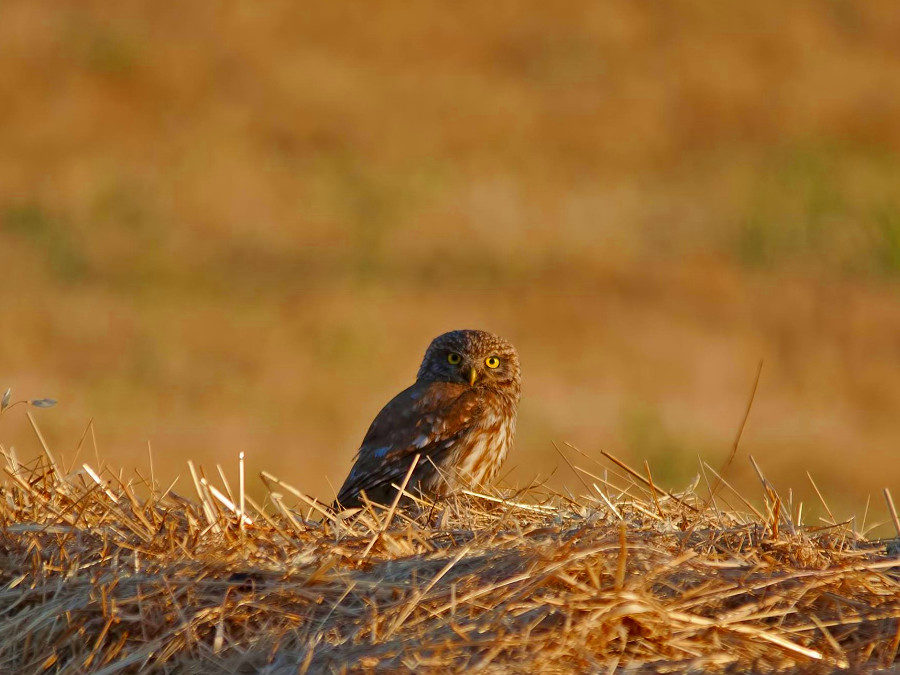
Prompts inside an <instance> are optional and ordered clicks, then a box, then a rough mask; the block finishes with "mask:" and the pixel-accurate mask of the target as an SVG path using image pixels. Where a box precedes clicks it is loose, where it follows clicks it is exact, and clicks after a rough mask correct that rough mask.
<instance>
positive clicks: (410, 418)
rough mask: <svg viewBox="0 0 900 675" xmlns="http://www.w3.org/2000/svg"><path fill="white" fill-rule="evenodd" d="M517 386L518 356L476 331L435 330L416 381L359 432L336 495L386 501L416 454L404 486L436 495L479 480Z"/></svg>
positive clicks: (499, 441)
mask: <svg viewBox="0 0 900 675" xmlns="http://www.w3.org/2000/svg"><path fill="white" fill-rule="evenodd" d="M520 392H521V386H520V381H519V355H518V354H517V353H516V350H515V348H514V347H513V346H512V345H511V344H509V343H508V342H506V340H504V339H502V338H500V337H497V336H496V335H492V334H491V333H487V332H485V331H482V330H455V331H451V332H450V333H444V334H443V335H439V336H438V337H436V338H435V339H434V340H433V341H432V342H431V345H429V347H428V349H427V350H426V351H425V358H424V359H422V365H421V366H420V367H419V374H418V375H417V376H416V381H415V383H414V384H413V385H412V386H411V387H409V388H408V389H405V390H403V391H401V392H400V393H399V394H397V395H396V396H395V397H394V398H393V399H392V400H391V401H390V403H388V404H387V405H386V406H385V407H384V408H383V409H382V410H381V412H380V413H378V416H377V417H376V418H375V421H373V422H372V425H371V426H370V427H369V431H368V432H367V433H366V437H365V438H364V439H363V442H362V445H361V446H360V448H359V452H358V453H357V455H356V461H355V462H354V464H353V468H352V469H351V471H350V475H349V476H347V480H345V481H344V485H343V486H342V487H341V489H340V491H339V492H338V496H337V502H336V504H337V505H340V506H341V507H343V508H352V507H357V506H360V505H361V503H362V499H361V493H362V492H365V493H366V496H367V497H368V498H369V499H370V500H371V501H373V502H377V503H380V504H390V503H391V502H392V501H393V499H394V497H395V496H396V494H397V491H396V489H395V488H393V487H391V483H393V484H395V485H397V486H399V485H400V484H401V483H402V482H403V479H404V477H405V476H406V472H407V471H408V470H409V467H410V465H411V463H412V462H413V460H414V458H415V457H416V455H419V461H418V463H417V464H416V468H415V469H414V470H413V473H412V476H411V477H410V480H409V483H408V484H407V488H406V490H407V491H408V492H410V493H412V494H418V493H421V494H423V495H426V496H429V497H440V496H442V495H444V494H447V493H448V492H450V491H452V490H453V489H454V488H456V487H458V486H459V485H461V484H467V483H473V484H478V483H486V482H488V481H490V480H491V479H492V478H493V477H494V476H495V475H496V474H497V471H498V470H499V468H500V465H501V464H502V463H503V460H504V458H505V457H506V452H507V450H509V446H510V444H511V443H512V437H513V432H514V431H515V427H516V407H517V405H518V403H519V395H520Z"/></svg>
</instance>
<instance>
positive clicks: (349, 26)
mask: <svg viewBox="0 0 900 675" xmlns="http://www.w3.org/2000/svg"><path fill="white" fill-rule="evenodd" d="M898 34H900V13H898V12H897V11H896V8H895V6H894V3H892V2H887V1H885V2H869V3H865V4H862V3H858V4H854V3H850V2H845V1H836V2H830V3H817V2H812V1H809V2H798V3H792V4H790V5H787V6H786V5H784V4H783V3H776V2H772V1H765V2H760V3H754V4H753V5H752V6H750V5H738V4H730V3H729V4H722V3H704V2H683V3H671V4H669V3H665V4H663V3H648V2H633V1H625V0H622V1H614V2H604V3H587V2H572V3H567V4H565V5H564V6H563V7H560V6H553V5H551V4H548V3H537V2H530V3H525V2H520V3H507V2H503V3H493V4H492V5H491V6H490V8H488V7H487V6H485V5H484V4H483V3H469V2H461V3H454V4H453V5H452V6H449V5H445V4H442V3H434V2H421V3H415V4H414V5H409V4H400V3H384V4H380V5H378V6H361V5H358V4H354V3H345V2H335V3H324V4H321V5H312V4H308V3H287V2H281V3H272V4H268V5H266V6H262V5H259V4H256V3H246V2H224V3H203V2H185V3H179V4H178V5H177V6H175V5H173V6H164V5H160V4H158V3H149V2H147V3H140V2H127V1H126V2H119V3H112V4H111V3H103V2H76V3H35V2H27V1H22V2H8V3H4V4H3V7H2V9H0V45H2V48H0V269H2V273H3V283H2V284H0V326H2V331H0V389H5V388H6V387H7V386H10V387H12V388H13V394H14V396H13V398H14V399H17V398H19V397H28V398H33V397H42V396H50V397H54V398H57V399H59V405H58V406H57V407H56V408H53V409H50V410H46V411H45V410H39V411H35V413H34V414H35V416H36V419H37V422H38V424H39V425H40V428H41V429H42V431H43V433H44V436H45V438H46V439H47V442H48V444H49V445H50V447H51V448H52V449H53V451H54V452H55V453H56V454H57V456H61V457H62V458H63V459H64V461H66V462H67V463H69V462H72V461H73V460H74V459H75V453H74V449H75V445H76V442H77V441H78V439H79V438H81V437H82V432H83V431H84V430H85V428H86V427H87V425H88V422H89V420H91V419H93V420H94V425H93V427H94V428H93V430H94V432H95V433H94V434H93V435H95V436H96V441H97V446H98V454H99V456H100V460H101V461H108V462H110V463H111V464H113V465H114V466H123V467H127V468H130V467H136V468H139V469H140V470H141V471H142V472H144V473H146V471H147V469H148V467H149V460H148V449H147V445H148V442H149V443H150V445H151V446H152V454H153V458H154V469H155V472H156V474H157V476H158V478H159V480H160V481H163V480H164V479H171V478H174V476H175V475H177V474H181V475H182V476H184V475H185V473H186V472H185V464H184V462H185V460H186V459H187V458H192V459H193V460H194V461H195V462H197V463H199V464H202V465H204V466H206V467H207V468H208V469H212V467H213V466H214V465H215V464H216V463H221V464H223V466H225V467H226V468H227V470H228V472H229V475H233V468H234V466H235V464H236V457H237V453H238V452H239V451H241V450H243V451H246V453H247V457H248V467H249V471H250V472H251V473H252V474H255V473H256V472H257V471H258V470H260V469H263V468H264V469H267V470H269V471H271V472H272V473H274V474H276V475H278V476H280V477H282V478H284V479H285V480H288V481H289V482H291V483H292V484H294V485H296V486H297V487H298V488H300V489H302V490H304V491H305V492H307V493H309V494H313V495H317V496H320V497H322V498H323V499H328V498H329V497H330V496H331V488H330V487H329V481H330V483H331V484H338V483H340V481H341V480H342V479H343V477H344V473H345V472H346V471H347V470H348V468H349V466H350V463H351V458H352V455H353V453H354V451H355V449H356V447H357V445H358V443H359V441H360V439H361V438H362V436H363V434H364V432H365V429H366V427H367V425H368V423H369V421H370V420H371V419H372V418H373V417H374V415H375V414H376V413H377V411H378V410H379V408H380V406H381V405H383V404H384V403H385V402H386V401H387V400H388V399H389V398H390V397H391V396H392V395H393V394H394V393H396V392H397V391H398V390H399V389H401V388H402V387H404V386H406V385H407V384H409V383H410V382H411V381H412V378H413V377H414V374H415V370H416V367H417V365H418V361H419V359H420V358H421V354H422V352H423V351H424V349H425V347H426V346H427V343H428V341H429V340H430V339H431V338H432V337H434V336H435V335H437V334H438V333H440V332H442V331H444V330H448V329H453V328H461V327H479V328H485V329H488V330H493V331H495V332H498V333H500V334H502V335H504V336H505V337H507V338H508V339H509V340H510V341H512V342H513V343H514V344H515V345H517V347H518V348H519V351H520V354H521V358H522V362H523V368H524V378H525V386H524V398H523V402H522V406H521V409H520V422H519V433H518V442H517V446H516V447H515V449H514V453H513V454H512V455H511V458H510V460H509V463H508V467H509V469H510V473H509V475H508V477H507V478H506V481H507V482H508V483H510V484H521V483H525V482H528V481H529V480H531V479H532V478H533V477H534V476H535V475H539V476H541V477H542V478H546V477H547V476H550V478H549V483H550V485H551V487H553V488H554V489H564V488H570V489H571V490H573V491H575V492H579V491H582V490H583V488H582V486H581V483H580V482H579V481H578V480H577V477H576V476H575V475H574V474H573V473H572V471H571V469H569V467H568V466H567V465H566V464H565V463H563V462H562V460H561V459H560V457H559V455H558V454H557V453H556V452H555V450H554V449H553V445H552V444H553V442H557V443H562V442H570V443H572V444H574V445H576V446H578V447H579V448H582V449H583V450H584V451H585V452H587V453H589V454H592V455H595V456H596V455H599V450H600V449H607V450H610V451H612V452H614V453H616V454H617V455H619V456H622V457H626V458H628V459H629V460H630V461H633V462H634V463H635V465H641V464H642V460H643V459H647V460H649V462H650V465H651V466H652V467H653V468H654V478H655V479H656V480H658V481H659V482H661V483H662V484H664V485H665V486H667V487H669V488H670V489H681V488H683V487H684V486H685V485H686V484H688V483H689V482H690V481H691V480H692V479H693V477H694V475H695V474H696V473H697V472H698V463H697V455H698V454H699V455H702V456H703V457H705V458H707V459H709V460H710V461H711V462H712V463H713V464H719V463H720V462H721V461H722V460H723V459H724V458H725V457H726V456H727V454H728V452H729V450H730V447H731V443H732V441H733V438H734V435H735V433H736V431H737V428H738V425H739V423H740V421H741V418H742V415H743V412H744V408H745V405H746V401H747V397H748V395H749V392H750V390H751V387H752V384H753V379H754V376H755V373H756V367H757V363H758V362H759V361H760V360H763V361H764V367H763V372H762V377H761V381H760V387H759V391H758V393H757V396H756V400H755V402H754V405H753V410H752V412H751V415H750V419H749V422H748V425H747V428H746V430H745V433H744V436H743V439H742V444H741V449H740V454H739V456H738V460H737V461H736V462H735V464H734V465H733V466H732V468H731V469H730V473H729V479H732V478H733V479H734V482H735V483H736V484H737V485H738V486H741V487H746V486H749V485H751V484H755V482H756V476H755V474H754V473H753V471H752V469H751V468H750V466H749V464H748V462H747V461H746V455H747V454H752V455H753V456H754V457H755V458H756V459H757V460H758V461H759V463H760V464H761V465H762V467H763V468H764V469H765V471H766V474H767V476H768V477H769V478H770V479H771V480H773V481H774V482H775V483H776V484H777V485H778V487H779V489H780V490H782V491H783V492H785V491H786V490H787V489H788V488H793V490H794V493H795V495H797V497H798V498H800V499H802V500H803V501H804V502H805V503H807V506H808V508H809V509H810V510H811V511H812V512H813V513H817V512H816V509H817V508H818V503H817V501H818V500H817V498H816V497H815V495H814V493H813V491H812V488H811V486H810V484H809V482H808V480H807V478H806V475H805V472H806V471H807V470H809V471H810V472H811V473H812V475H813V476H814V478H815V479H816V482H817V484H818V485H819V487H820V488H821V489H822V491H823V493H825V494H826V495H827V497H828V499H829V504H830V505H831V507H832V509H833V510H835V511H836V513H835V515H836V516H837V517H838V518H845V517H848V516H849V515H851V514H857V516H861V513H862V511H863V508H864V506H865V502H866V498H867V496H868V495H871V496H872V502H871V505H870V507H869V522H873V521H881V520H885V509H884V504H883V501H882V499H881V496H880V492H881V488H882V487H885V486H887V487H890V488H893V489H894V493H895V495H896V494H897V492H898V491H900V461H897V460H898V456H900V421H898V415H897V412H898V410H900V46H898V45H900V43H898V41H897V39H896V36H897V35H898ZM86 439H87V441H86V443H85V444H83V446H82V448H81V451H80V452H81V454H80V455H79V457H80V460H79V461H90V462H91V463H97V462H96V460H95V456H94V452H95V451H94V447H93V440H92V434H90V433H88V435H87V436H86ZM0 443H2V444H3V445H4V446H7V447H8V446H10V445H13V446H15V447H16V450H17V452H18V454H19V456H20V457H21V458H23V459H24V458H28V457H32V456H36V455H37V454H39V452H40V445H39V444H38V442H37V441H36V440H35V437H34V434H33V431H32V430H31V428H30V425H29V424H28V423H27V421H26V420H25V418H24V415H23V414H22V409H21V408H19V409H16V410H13V411H10V413H9V414H8V415H4V416H3V418H2V419H0ZM551 474H552V475H551ZM181 487H182V488H183V489H182V492H185V493H186V492H188V485H182V486H181ZM252 489H253V490H259V491H260V492H259V493H260V494H261V488H260V487H259V486H257V485H256V484H255V483H254V487H253V488H252ZM883 531H887V530H883Z"/></svg>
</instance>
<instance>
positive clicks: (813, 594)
mask: <svg viewBox="0 0 900 675" xmlns="http://www.w3.org/2000/svg"><path fill="white" fill-rule="evenodd" d="M35 431H37V428H36V427H35ZM0 450H2V454H3V459H4V464H5V465H4V467H3V470H4V471H5V475H6V481H5V484H4V485H3V487H2V492H0V497H2V498H0V547H2V548H0V550H2V557H0V598H2V601H0V606H2V607H3V610H2V612H0V670H2V671H3V672H39V671H42V670H47V671H50V672H61V673H86V672H90V673H104V674H110V673H118V672H137V671H138V670H142V669H151V670H155V671H163V672H174V671H177V672H213V671H220V670H221V671H224V672H260V671H261V672H269V673H296V672H339V671H340V672H344V671H351V672H361V671H362V672H367V671H378V670H389V671H393V672H397V671H399V672H408V671H415V672H448V671H463V670H466V671H467V670H475V669H481V670H482V671H486V672H491V671H494V672H501V671H502V672H510V671H511V672H534V671H536V670H540V671H542V672H568V671H581V672H585V671H591V672H604V671H605V672H612V671H614V670H617V669H628V670H630V671H632V672H686V671H695V672H696V671H730V672H748V671H754V672H769V671H774V670H781V669H790V668H798V667H802V668H804V669H807V670H813V671H815V672H828V671H831V670H836V669H840V668H846V667H848V666H849V667H856V668H858V669H859V670H863V671H867V670H870V669H874V668H877V667H888V666H891V665H892V664H895V663H896V661H897V657H898V642H900V557H897V555H896V554H897V552H898V551H897V541H896V540H891V541H870V540H868V539H867V538H866V536H865V531H866V529H865V528H866V524H865V522H863V523H855V522H852V521H849V522H843V523H830V524H826V525H824V526H822V525H812V524H807V523H804V522H803V515H802V511H803V507H802V505H800V504H797V503H793V498H792V497H791V496H789V495H787V496H786V495H779V494H778V493H777V492H776V490H775V489H774V487H773V486H772V485H771V483H770V482H769V481H767V480H766V479H765V477H763V476H762V474H760V477H761V480H762V484H763V492H764V494H763V496H764V499H763V503H762V504H761V505H759V506H754V505H753V503H752V502H751V501H750V500H751V497H750V496H749V495H739V494H737V493H735V492H733V491H730V487H729V485H728V483H727V482H721V483H719V481H718V480H717V479H716V477H715V474H714V473H712V472H709V473H707V471H708V468H707V467H706V466H704V474H703V475H704V478H708V480H704V481H702V484H703V485H705V486H706V490H705V495H704V494H702V493H703V492H704V490H702V489H701V490H699V491H698V490H695V489H690V490H688V491H686V492H683V493H680V494H672V493H669V492H667V491H664V490H661V489H659V488H657V487H655V485H654V483H653V478H652V476H650V475H649V473H644V472H639V471H636V470H635V469H633V468H631V467H628V466H626V465H623V464H622V463H621V462H620V460H618V459H617V458H615V457H612V456H608V457H607V458H608V459H610V460H611V463H610V464H609V466H606V467H601V466H597V467H578V468H577V470H578V472H579V474H580V475H581V476H582V477H583V478H584V481H585V482H584V484H583V485H584V491H585V494H583V495H580V496H577V497H576V496H573V495H569V496H564V495H561V494H548V493H547V491H546V490H545V489H544V488H543V487H542V486H540V485H532V486H530V487H529V488H528V489H525V490H522V491H519V492H517V493H516V494H513V495H508V496H507V497H506V498H504V497H501V496H494V495H490V494H477V493H468V492H467V493H465V494H460V495H458V497H457V498H455V500H454V501H451V502H449V503H444V504H429V503H426V502H422V501H417V502H416V503H415V504H413V505H411V506H408V507H405V508H402V509H394V508H390V509H385V508H383V507H380V506H371V507H370V508H367V509H364V510H362V511H358V512H355V513H350V512H345V513H343V514H339V515H335V514H333V513H331V512H330V511H329V510H328V509H327V508H326V507H324V506H320V505H318V504H316V503H315V502H314V501H312V500H310V499H309V498H308V497H306V496H304V495H302V494H301V493H299V492H298V491H296V490H294V489H293V488H292V487H291V486H289V485H287V484H285V483H283V482H282V481H280V480H279V479H277V478H275V477H274V476H271V475H265V474H264V475H263V481H264V482H265V483H266V485H267V487H268V488H269V489H271V490H273V491H270V492H269V493H268V497H267V499H266V503H265V504H263V505H257V504H256V503H255V502H252V501H251V500H248V501H247V507H246V511H244V512H243V513H244V518H243V526H242V525H241V518H240V515H241V513H242V507H241V506H240V504H241V502H242V501H243V497H242V495H243V493H242V491H241V487H239V486H238V485H229V484H228V483H227V482H224V473H223V472H221V471H219V478H218V479H216V480H209V479H208V478H209V477H208V476H205V475H204V473H203V471H202V470H201V469H197V468H195V467H194V466H193V465H192V464H191V465H190V474H191V480H192V482H193V485H194V488H195V490H196V495H197V497H196V498H195V499H193V500H192V499H187V498H185V497H183V496H180V495H178V494H176V493H175V492H174V491H173V490H172V489H171V488H170V487H167V486H161V485H158V484H157V483H156V482H155V481H154V480H153V477H152V476H141V475H140V474H136V477H135V478H133V479H129V480H125V479H124V478H123V476H122V473H121V472H116V471H113V470H111V469H110V468H104V469H99V468H98V469H94V468H92V467H90V466H89V465H87V464H84V465H82V466H81V467H80V468H77V469H75V470H71V469H70V470H66V469H64V468H62V467H61V465H60V463H59V462H58V460H57V459H56V458H54V456H53V455H52V454H51V453H50V452H49V450H47V449H46V448H45V452H44V454H43V455H42V456H41V457H39V458H38V459H37V460H36V461H34V462H32V463H30V464H29V465H23V464H22V463H20V462H19V460H18V459H17V458H16V454H15V452H14V451H12V450H10V449H7V448H3V447H2V446H0ZM574 452H575V451H574V449H571V450H570V451H568V454H569V455H570V456H572V457H578V456H577V455H574V454H573V453H574ZM582 459H585V457H584V456H583V455H582V456H580V457H578V460H579V461H581V460H582ZM567 461H570V460H569V459H568V457H567ZM573 467H574V464H573ZM645 476H646V477H645ZM713 480H716V483H717V484H718V486H719V489H718V490H717V489H716V487H715V486H713V487H712V488H710V484H711V483H712V481H713ZM215 483H218V487H216V486H215V485H214V484H215ZM274 490H277V491H274ZM710 490H711V492H712V493H713V495H714V496H710ZM730 502H733V503H734V504H736V505H738V507H739V508H735V507H732V506H731V505H729V503H730Z"/></svg>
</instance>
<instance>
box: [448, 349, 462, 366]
mask: <svg viewBox="0 0 900 675" xmlns="http://www.w3.org/2000/svg"><path fill="white" fill-rule="evenodd" d="M460 361H462V357H461V356H460V355H459V354H457V353H456V352H450V353H449V354H447V363H449V364H451V365H453V366H455V365H456V364H457V363H459V362H460Z"/></svg>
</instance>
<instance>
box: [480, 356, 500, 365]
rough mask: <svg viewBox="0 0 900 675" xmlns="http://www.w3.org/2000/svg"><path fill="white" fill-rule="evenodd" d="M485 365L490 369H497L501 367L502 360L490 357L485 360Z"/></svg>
mask: <svg viewBox="0 0 900 675" xmlns="http://www.w3.org/2000/svg"><path fill="white" fill-rule="evenodd" d="M484 365H486V366H487V367H488V368H496V367H497V366H499V365H500V359H498V358H497V357H496V356H489V357H487V358H486V359H485V360H484Z"/></svg>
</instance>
